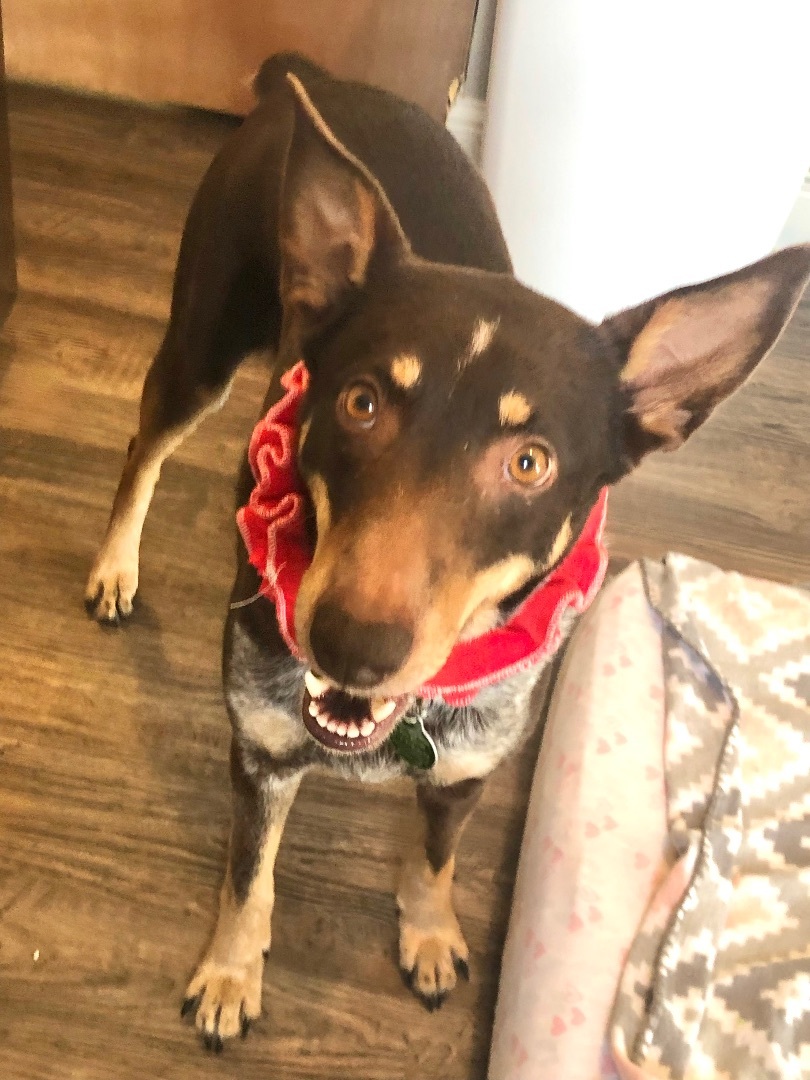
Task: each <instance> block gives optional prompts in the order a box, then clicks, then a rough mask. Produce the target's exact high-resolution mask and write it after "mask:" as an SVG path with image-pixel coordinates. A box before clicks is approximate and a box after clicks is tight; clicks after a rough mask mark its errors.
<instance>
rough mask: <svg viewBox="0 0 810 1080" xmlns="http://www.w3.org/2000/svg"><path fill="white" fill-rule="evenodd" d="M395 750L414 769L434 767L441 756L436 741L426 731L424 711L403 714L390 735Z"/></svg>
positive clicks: (389, 738)
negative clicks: (408, 714) (423, 717)
mask: <svg viewBox="0 0 810 1080" xmlns="http://www.w3.org/2000/svg"><path fill="white" fill-rule="evenodd" d="M388 741H389V743H390V744H391V746H392V748H393V750H394V752H395V753H396V755H397V756H398V757H400V758H401V759H402V760H403V761H404V762H405V763H406V764H407V765H410V766H411V767H412V768H414V769H432V768H433V766H434V765H435V764H436V762H437V761H438V758H439V754H438V751H437V750H436V743H435V742H434V741H433V739H432V738H431V737H430V735H428V733H427V731H425V724H424V721H423V719H422V712H421V710H419V711H418V712H417V713H416V715H415V716H403V718H402V719H401V720H400V722H399V723H398V724H397V726H396V727H395V728H394V730H393V731H392V732H391V734H390V736H389V737H388Z"/></svg>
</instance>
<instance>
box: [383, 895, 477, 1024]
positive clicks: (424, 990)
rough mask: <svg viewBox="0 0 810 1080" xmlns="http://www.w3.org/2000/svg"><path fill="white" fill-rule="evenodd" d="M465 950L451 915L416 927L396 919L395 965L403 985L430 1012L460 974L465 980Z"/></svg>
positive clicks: (437, 1005) (468, 975)
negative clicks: (404, 984)
mask: <svg viewBox="0 0 810 1080" xmlns="http://www.w3.org/2000/svg"><path fill="white" fill-rule="evenodd" d="M468 961H469V950H468V948H467V943H466V942H465V940H464V938H463V936H462V934H461V929H460V927H459V925H458V921H457V920H456V918H455V916H450V917H448V918H445V919H442V920H441V921H437V923H436V924H435V925H434V926H431V927H427V926H417V925H415V924H413V923H409V922H408V921H407V918H406V916H405V915H404V914H403V915H401V916H400V926H399V966H400V969H401V971H402V977H403V979H404V980H405V983H406V985H407V986H408V987H409V988H410V989H411V990H412V991H413V992H414V994H415V995H416V996H417V998H419V1000H420V1001H421V1002H422V1004H423V1005H424V1006H425V1008H426V1009H428V1010H429V1011H430V1012H433V1011H434V1010H435V1009H438V1008H441V1006H442V1005H443V1004H444V1002H445V1000H446V998H447V995H448V994H449V993H450V991H451V990H452V989H453V988H454V986H455V985H456V982H457V981H458V976H459V975H460V976H461V977H462V978H463V979H464V980H465V981H467V980H469V977H470V969H469V963H468Z"/></svg>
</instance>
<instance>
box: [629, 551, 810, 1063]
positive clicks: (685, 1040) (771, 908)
mask: <svg viewBox="0 0 810 1080" xmlns="http://www.w3.org/2000/svg"><path fill="white" fill-rule="evenodd" d="M644 575H645V580H646V588H647V594H648V598H649V600H650V603H651V604H652V605H653V607H654V608H655V609H656V610H657V612H658V614H659V615H660V617H661V620H662V624H663V627H662V642H663V656H664V674H665V683H666V697H667V738H666V746H665V761H666V775H667V788H668V825H669V841H670V844H671V848H672V851H671V855H672V868H671V871H670V873H669V876H668V877H667V878H666V880H665V881H664V882H663V884H662V885H661V887H660V889H659V890H658V892H657V893H656V896H655V898H654V900H653V902H652V904H651V906H650V908H649V910H648V912H647V915H646V916H645V919H644V922H643V924H642V927H641V929H640V932H639V933H638V935H637V937H636V939H635V941H634V942H633V944H632V946H631V948H630V951H629V954H628V957H627V962H626V965H625V968H624V972H623V975H622V979H621V983H620V987H619V992H618V996H617V999H616V1004H615V1008H614V1012H613V1017H612V1021H611V1043H612V1047H613V1051H614V1056H615V1059H616V1063H617V1067H618V1069H619V1072H620V1074H621V1075H622V1077H624V1078H627V1080H630V1078H632V1080H642V1078H648V1077H665V1078H667V1080H675V1078H677V1080H681V1078H683V1080H698V1078H700V1080H754V1078H756V1080H801V1078H808V1077H810V594H808V593H806V592H803V591H802V590H799V589H791V588H787V587H785V586H780V585H776V584H773V583H770V582H766V581H757V580H753V579H751V578H746V577H743V576H741V575H739V574H732V573H725V572H723V571H720V570H718V569H716V568H715V567H713V566H710V565H708V564H706V563H702V562H698V561H696V560H694V559H690V558H687V557H685V556H680V555H676V556H669V557H667V558H666V559H665V560H664V561H663V562H647V563H645V564H644ZM639 810H640V811H642V810H643V807H641V806H640V807H639Z"/></svg>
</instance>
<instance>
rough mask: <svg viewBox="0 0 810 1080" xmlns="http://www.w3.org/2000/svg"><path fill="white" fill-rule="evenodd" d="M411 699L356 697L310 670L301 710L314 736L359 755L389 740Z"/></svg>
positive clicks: (316, 738) (336, 748)
mask: <svg viewBox="0 0 810 1080" xmlns="http://www.w3.org/2000/svg"><path fill="white" fill-rule="evenodd" d="M410 701H411V698H410V697H408V696H405V697H400V698H364V697H355V696H354V695H353V694H347V693H345V691H343V690H338V689H337V688H336V687H334V686H332V685H331V683H328V682H326V681H325V680H324V679H321V678H319V677H318V676H317V675H316V674H315V673H314V672H313V671H307V673H306V675H305V676H304V700H303V705H302V710H301V711H302V715H303V719H304V727H305V728H306V729H307V731H308V732H309V733H310V735H311V736H312V737H313V739H315V740H316V741H317V742H319V743H321V744H322V745H323V746H325V747H327V749H329V750H336V751H338V752H339V753H344V754H356V753H360V752H361V751H363V750H374V749H376V748H377V747H378V746H380V745H381V744H382V743H383V742H385V740H386V739H387V738H388V736H389V735H390V734H391V732H392V731H393V730H394V728H395V727H396V725H397V723H398V722H399V720H400V718H401V717H402V714H403V713H404V712H405V710H406V709H407V707H408V705H409V704H410Z"/></svg>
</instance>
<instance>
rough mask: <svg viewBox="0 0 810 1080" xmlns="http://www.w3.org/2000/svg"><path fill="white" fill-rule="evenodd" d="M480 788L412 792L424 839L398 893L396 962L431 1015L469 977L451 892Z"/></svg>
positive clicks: (427, 787) (422, 787) (477, 783)
mask: <svg viewBox="0 0 810 1080" xmlns="http://www.w3.org/2000/svg"><path fill="white" fill-rule="evenodd" d="M483 786H484V781H483V780H479V779H477V778H475V779H470V780H462V781H460V782H459V783H456V784H449V785H447V786H446V787H437V786H435V785H432V784H419V785H418V787H417V792H416V793H417V799H418V801H419V807H420V809H421V811H422V815H423V817H424V823H425V834H424V840H423V841H422V842H420V843H419V844H418V846H417V847H416V849H415V850H414V852H413V853H412V854H411V856H410V857H409V858H408V859H407V860H406V863H405V866H404V869H403V873H402V880H401V882H400V887H399V892H398V893H397V907H398V908H399V963H400V967H401V969H402V973H403V975H404V977H405V979H406V981H407V983H408V985H409V986H410V987H411V989H412V990H413V992H414V993H415V994H416V996H417V997H418V998H419V999H420V1000H421V1001H422V1002H423V1003H424V1004H425V1005H426V1006H427V1008H428V1009H430V1011H431V1012H432V1011H433V1010H434V1009H437V1008H439V1006H440V1005H441V1004H442V1003H443V1002H444V1000H445V998H446V997H447V995H448V994H449V993H450V991H451V990H452V989H453V987H454V986H455V985H456V979H457V976H458V975H462V976H463V977H464V978H465V979H466V978H468V977H469V968H468V957H469V950H468V949H467V943H466V942H465V940H464V937H463V936H462V933H461V927H460V926H459V924H458V919H457V918H456V913H455V911H454V910H453V901H452V895H451V893H452V887H453V872H454V869H455V861H456V848H457V846H458V841H459V838H460V836H461V832H462V829H463V828H464V826H465V824H466V823H467V820H468V818H469V816H470V814H471V813H472V811H473V809H474V807H475V804H476V803H477V802H478V799H479V796H480V794H481V790H482V789H483Z"/></svg>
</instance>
